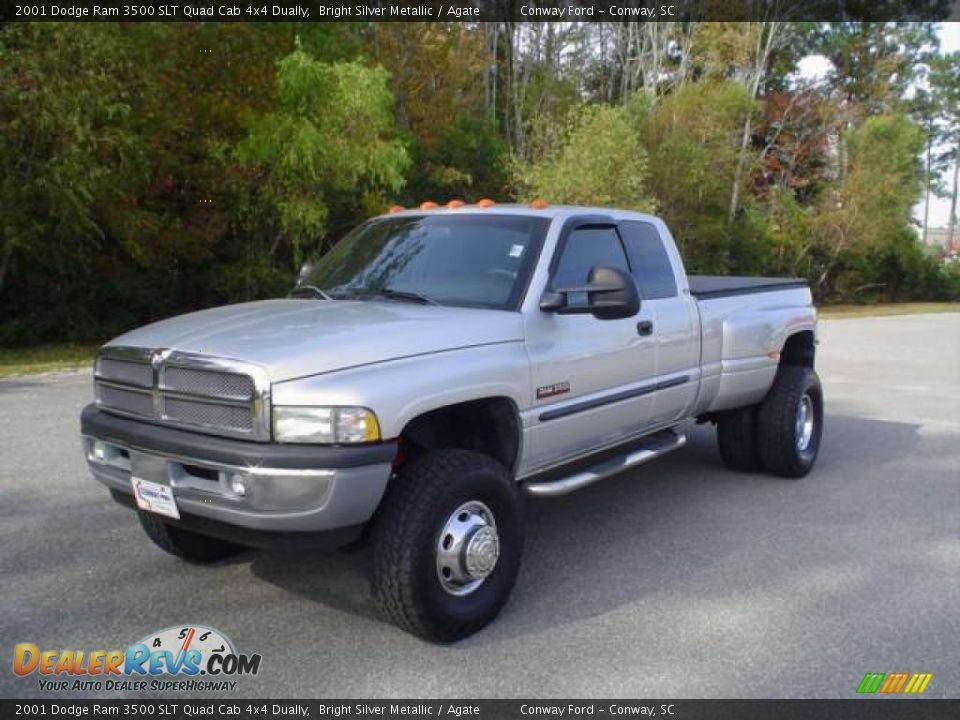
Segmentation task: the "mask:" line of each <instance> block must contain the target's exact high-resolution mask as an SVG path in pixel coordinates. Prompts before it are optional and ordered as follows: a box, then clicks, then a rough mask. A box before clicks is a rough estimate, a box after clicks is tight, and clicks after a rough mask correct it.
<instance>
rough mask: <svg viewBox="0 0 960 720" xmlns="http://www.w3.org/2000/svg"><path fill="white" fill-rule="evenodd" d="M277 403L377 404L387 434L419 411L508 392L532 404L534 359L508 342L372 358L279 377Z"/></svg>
mask: <svg viewBox="0 0 960 720" xmlns="http://www.w3.org/2000/svg"><path fill="white" fill-rule="evenodd" d="M272 395H273V403H274V405H341V406H342V405H355V406H360V407H366V408H370V409H371V410H373V411H374V412H375V413H376V415H377V420H378V421H379V422H380V431H381V434H382V436H383V437H384V438H387V439H389V438H394V437H397V436H399V435H400V433H401V432H402V431H403V428H404V427H405V426H406V425H407V423H409V422H410V421H411V420H412V419H414V418H415V417H417V416H419V415H422V414H423V413H426V412H429V411H431V410H436V409H438V408H441V407H446V406H448V405H453V404H456V403H461V402H467V401H470V400H479V399H481V398H487V397H506V398H509V399H510V400H512V401H513V403H514V404H515V405H516V406H517V407H518V408H520V409H522V408H526V407H529V406H530V405H531V404H532V402H531V398H530V361H529V359H528V356H527V353H526V349H525V348H524V345H523V343H522V342H506V343H496V344H490V345H483V346H478V347H470V348H461V349H458V350H450V351H445V352H439V353H430V354H426V355H418V356H415V357H409V358H403V359H400V360H390V361H387V362H382V363H373V364H370V365H365V366H362V367H356V368H352V369H348V370H341V371H335V372H330V373H324V374H322V375H314V376H311V377H305V378H299V379H297V380H288V381H286V382H281V383H277V384H275V385H274V386H273V388H272Z"/></svg>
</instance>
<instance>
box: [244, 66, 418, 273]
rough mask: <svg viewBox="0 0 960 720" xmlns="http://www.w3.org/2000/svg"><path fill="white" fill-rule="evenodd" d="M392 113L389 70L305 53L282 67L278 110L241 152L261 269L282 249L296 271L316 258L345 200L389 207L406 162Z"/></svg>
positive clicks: (257, 125) (247, 218) (252, 129)
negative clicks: (261, 244)
mask: <svg viewBox="0 0 960 720" xmlns="http://www.w3.org/2000/svg"><path fill="white" fill-rule="evenodd" d="M392 104H393V98H392V97H391V95H390V91H389V90H388V89H387V73H386V71H385V70H383V69H382V68H379V67H377V68H368V67H365V66H363V65H360V64H358V63H354V62H337V63H324V62H321V61H319V60H316V59H314V58H313V57H311V56H310V55H308V54H307V53H306V52H304V51H303V50H300V49H297V50H295V51H294V52H293V53H291V54H290V55H288V56H287V57H285V58H283V60H281V61H280V62H279V63H278V65H277V106H276V109H274V110H270V111H268V112H265V113H263V114H260V115H258V116H256V117H255V118H254V119H253V120H252V121H251V123H250V126H249V131H248V134H247V136H246V137H245V138H244V139H243V140H242V141H240V143H239V144H238V145H237V147H236V151H235V156H236V158H237V160H238V161H239V162H240V163H242V164H243V165H245V166H246V167H248V168H250V170H251V171H252V173H253V174H252V176H251V177H250V178H249V182H248V184H249V186H250V187H251V193H250V198H249V203H250V205H249V207H248V208H247V209H246V211H245V214H244V227H245V230H246V231H247V232H250V233H252V234H253V235H254V236H256V237H259V238H262V239H263V240H264V241H265V248H266V251H265V254H264V255H263V256H262V257H261V259H262V260H265V261H267V262H270V261H272V259H273V257H274V256H275V254H276V253H277V251H278V250H279V249H280V248H281V246H283V245H285V246H286V249H287V251H288V252H289V255H290V257H291V258H292V260H294V261H299V260H301V259H302V258H303V257H304V255H305V254H307V253H310V252H316V251H317V250H319V249H320V247H321V241H322V239H323V237H324V233H325V230H326V226H327V220H328V217H329V215H330V203H331V200H332V199H333V198H335V197H336V195H337V194H338V193H344V192H349V193H351V194H353V195H354V196H355V197H363V196H365V195H366V196H367V197H368V198H370V199H371V200H372V199H374V198H378V197H379V198H380V199H379V200H378V201H377V202H378V203H382V202H383V199H382V193H383V192H385V191H388V192H395V191H397V190H399V188H400V187H401V186H402V184H403V172H404V170H405V169H406V167H407V164H408V157H407V153H406V150H405V149H404V147H403V146H402V145H401V144H400V143H399V142H398V141H396V140H393V139H391V138H390V133H391V129H392V125H393V123H392V110H393V108H392ZM371 205H372V202H371Z"/></svg>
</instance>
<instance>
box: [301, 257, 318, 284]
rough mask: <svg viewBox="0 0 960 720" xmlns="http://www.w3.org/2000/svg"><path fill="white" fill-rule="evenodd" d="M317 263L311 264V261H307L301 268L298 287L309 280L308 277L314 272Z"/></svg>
mask: <svg viewBox="0 0 960 720" xmlns="http://www.w3.org/2000/svg"><path fill="white" fill-rule="evenodd" d="M315 264H316V263H313V262H310V261H309V260H307V261H305V262H304V263H303V265H301V266H300V272H298V273H297V282H296V285H300V284H301V283H302V282H303V281H304V280H306V279H307V276H308V275H310V273H311V272H313V267H314V265H315Z"/></svg>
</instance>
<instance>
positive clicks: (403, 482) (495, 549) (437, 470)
mask: <svg viewBox="0 0 960 720" xmlns="http://www.w3.org/2000/svg"><path fill="white" fill-rule="evenodd" d="M522 509H523V508H522V498H521V496H520V491H519V488H517V485H516V483H515V482H514V481H513V479H512V478H511V477H510V476H509V474H508V473H507V471H506V469H505V468H504V467H503V465H501V464H500V463H498V462H497V461H495V460H493V459H492V458H490V457H488V456H486V455H483V454H480V453H476V452H472V451H469V450H458V449H449V450H438V451H434V452H431V453H428V454H427V455H424V456H423V457H420V458H418V459H416V460H413V461H411V462H410V463H409V464H408V465H407V466H406V467H404V468H403V470H402V471H401V472H400V474H399V475H398V477H396V478H395V479H394V481H393V482H392V483H391V486H390V488H389V489H388V491H387V495H386V497H384V500H383V504H382V507H381V509H380V513H379V516H378V518H377V520H376V522H375V525H374V529H373V538H372V539H373V555H374V569H373V589H374V594H375V596H376V598H377V601H378V603H379V605H380V607H381V608H382V609H383V611H384V613H385V614H386V615H387V617H389V618H390V620H392V621H393V622H394V623H396V624H397V625H399V626H400V627H401V628H403V629H404V630H407V631H408V632H411V633H413V634H414V635H417V636H419V637H421V638H423V639H425V640H430V641H434V642H453V641H455V640H460V639H461V638H465V637H467V636H468V635H471V634H473V633H475V632H477V631H478V630H480V629H481V628H482V627H484V626H485V625H486V624H487V623H489V622H490V621H491V620H493V619H494V618H495V617H496V616H497V614H498V613H499V612H500V609H501V608H502V607H503V606H504V605H505V604H506V602H507V599H508V597H509V595H510V591H511V589H512V588H513V584H514V581H515V580H516V577H517V571H518V570H519V568H520V557H521V554H522V552H523V535H524V533H523V513H522Z"/></svg>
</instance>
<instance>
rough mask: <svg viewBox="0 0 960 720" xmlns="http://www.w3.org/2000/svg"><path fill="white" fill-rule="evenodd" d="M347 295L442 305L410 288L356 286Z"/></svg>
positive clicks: (349, 289) (348, 290)
mask: <svg viewBox="0 0 960 720" xmlns="http://www.w3.org/2000/svg"><path fill="white" fill-rule="evenodd" d="M346 296H347V297H349V296H353V297H385V298H387V299H389V300H406V301H408V302H415V303H420V304H421V305H440V303H438V302H437V301H436V300H434V299H433V298H431V297H428V296H426V295H424V294H422V293H418V292H412V291H410V290H396V289H394V288H391V287H382V288H372V287H355V288H348V289H347V291H346Z"/></svg>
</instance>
